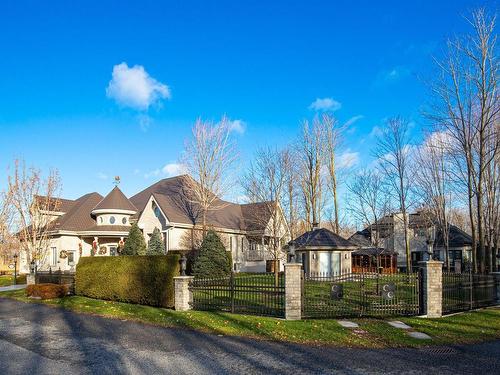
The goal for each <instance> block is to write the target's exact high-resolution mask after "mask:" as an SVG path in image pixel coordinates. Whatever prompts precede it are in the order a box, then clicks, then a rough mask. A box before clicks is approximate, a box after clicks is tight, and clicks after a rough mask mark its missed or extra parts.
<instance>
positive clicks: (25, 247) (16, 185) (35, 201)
mask: <svg viewBox="0 0 500 375" xmlns="http://www.w3.org/2000/svg"><path fill="white" fill-rule="evenodd" d="M60 187H61V184H60V179H59V174H58V172H57V171H55V170H52V171H50V172H49V174H48V176H47V177H45V178H44V177H43V175H42V173H41V171H40V170H39V169H36V168H33V167H32V168H27V167H26V164H25V163H24V162H23V161H19V160H16V161H15V163H14V170H13V173H12V175H10V176H9V177H8V192H7V194H9V204H10V205H12V213H13V219H12V220H13V225H14V227H15V228H16V229H17V231H18V232H17V235H18V238H19V247H20V250H21V252H22V253H23V255H24V257H25V261H26V264H30V263H31V261H35V263H36V265H37V266H38V267H41V266H43V265H44V264H45V261H46V257H47V252H48V247H49V243H50V232H51V231H52V230H53V229H54V228H53V227H52V226H51V221H52V220H53V217H51V216H50V215H48V213H49V212H53V211H57V209H58V207H59V205H60V200H59V194H60V190H61V189H60Z"/></svg>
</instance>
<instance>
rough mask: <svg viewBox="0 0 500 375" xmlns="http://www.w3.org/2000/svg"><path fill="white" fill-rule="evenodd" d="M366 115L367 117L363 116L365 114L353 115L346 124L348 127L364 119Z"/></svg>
mask: <svg viewBox="0 0 500 375" xmlns="http://www.w3.org/2000/svg"><path fill="white" fill-rule="evenodd" d="M364 117H365V116H363V115H357V116H353V117H351V118H350V119H349V120H347V121H346V122H345V126H346V127H349V126H351V125H352V124H354V123H355V122H356V121H359V120H361V119H362V118H364Z"/></svg>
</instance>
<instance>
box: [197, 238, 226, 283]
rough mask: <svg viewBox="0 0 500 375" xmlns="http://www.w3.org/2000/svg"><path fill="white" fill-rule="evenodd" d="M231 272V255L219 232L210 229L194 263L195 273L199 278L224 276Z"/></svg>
mask: <svg viewBox="0 0 500 375" xmlns="http://www.w3.org/2000/svg"><path fill="white" fill-rule="evenodd" d="M230 274H231V255H230V253H228V252H227V251H226V248H225V247H224V244H223V243H222V241H221V240H220V238H219V236H218V235H217V233H215V232H214V231H213V230H210V231H208V233H207V235H206V236H205V238H204V239H203V242H202V243H201V247H200V251H199V253H198V256H197V257H196V259H195V261H194V264H193V275H194V276H195V277H197V278H207V277H224V276H229V275H230Z"/></svg>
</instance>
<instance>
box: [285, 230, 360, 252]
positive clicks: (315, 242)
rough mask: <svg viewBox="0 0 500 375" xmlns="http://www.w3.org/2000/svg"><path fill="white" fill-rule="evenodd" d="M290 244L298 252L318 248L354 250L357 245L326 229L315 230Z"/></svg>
mask: <svg viewBox="0 0 500 375" xmlns="http://www.w3.org/2000/svg"><path fill="white" fill-rule="evenodd" d="M288 244H290V245H292V244H293V245H295V246H296V249H297V250H308V249H311V250H313V249H316V248H321V249H354V248H355V247H356V245H355V244H353V243H352V242H350V241H349V240H346V239H345V238H343V237H341V236H339V235H338V234H335V233H333V232H332V231H330V230H328V229H326V228H320V229H313V230H311V231H309V232H306V233H304V234H303V235H301V236H299V237H297V238H296V239H294V240H292V241H290V242H289V243H288Z"/></svg>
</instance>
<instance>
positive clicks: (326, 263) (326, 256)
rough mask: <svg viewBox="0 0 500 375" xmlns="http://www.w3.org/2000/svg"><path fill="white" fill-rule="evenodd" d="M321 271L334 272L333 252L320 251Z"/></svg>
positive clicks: (324, 272) (323, 272)
mask: <svg viewBox="0 0 500 375" xmlns="http://www.w3.org/2000/svg"><path fill="white" fill-rule="evenodd" d="M319 272H320V273H322V274H328V275H331V274H332V253H326V252H321V253H319Z"/></svg>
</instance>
